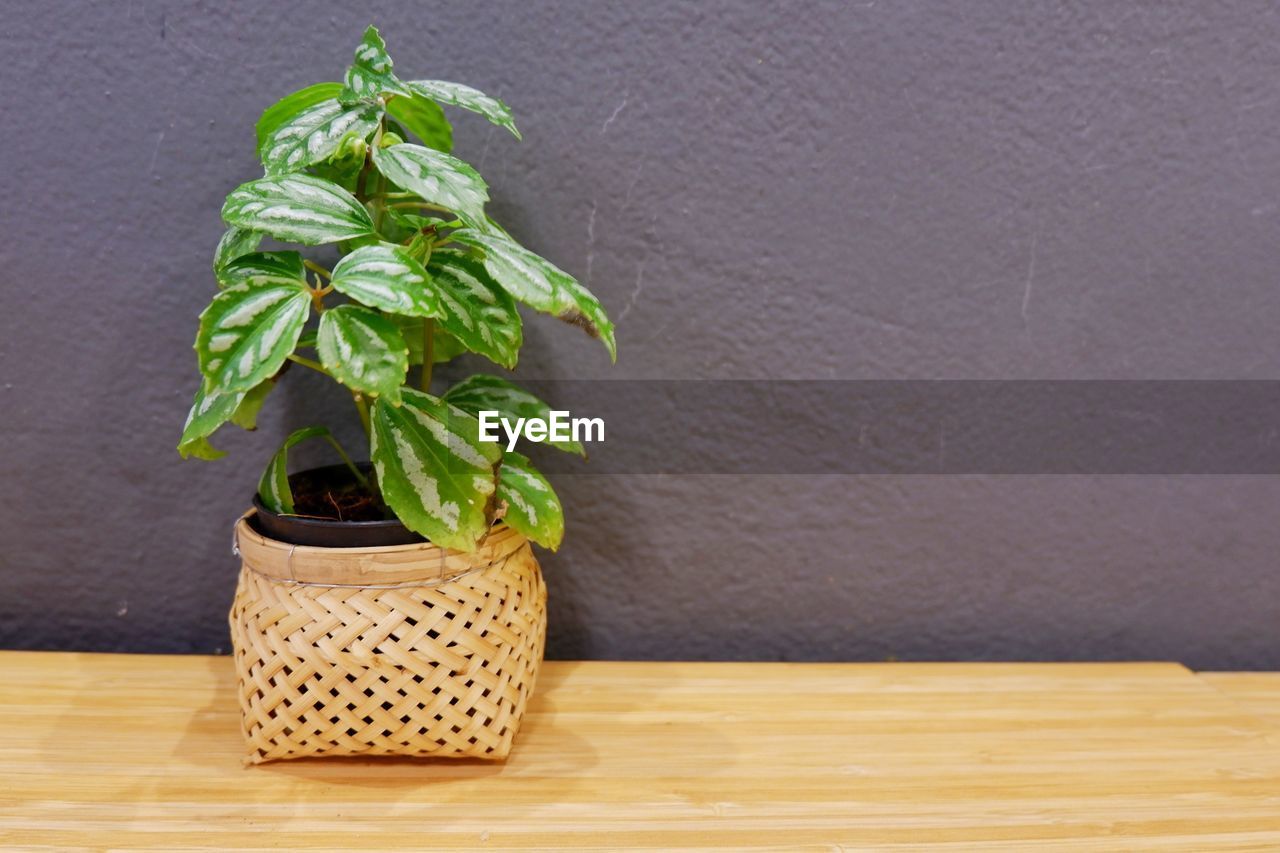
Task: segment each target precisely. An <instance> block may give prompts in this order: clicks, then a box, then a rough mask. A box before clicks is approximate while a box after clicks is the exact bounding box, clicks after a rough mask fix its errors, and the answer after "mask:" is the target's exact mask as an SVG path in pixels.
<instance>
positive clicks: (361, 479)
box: [325, 435, 372, 491]
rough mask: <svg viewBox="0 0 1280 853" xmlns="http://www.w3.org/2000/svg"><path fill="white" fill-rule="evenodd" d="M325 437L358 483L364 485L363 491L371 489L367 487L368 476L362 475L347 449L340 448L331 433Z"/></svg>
mask: <svg viewBox="0 0 1280 853" xmlns="http://www.w3.org/2000/svg"><path fill="white" fill-rule="evenodd" d="M325 439H326V440H327V441H328V442H329V443H330V444H331V445H333V449H334V450H336V451H337V452H338V455H339V456H341V457H342V462H343V464H345V465H346V466H347V467H348V468H350V469H351V473H352V474H354V475H355V477H356V480H358V481H359V483H360V485H361V486H363V487H364V489H365V491H372V489H370V487H369V478H368V477H366V476H365V475H364V472H362V471H361V470H360V469H359V468H358V467H356V463H354V462H352V461H351V457H350V456H348V455H347V451H345V450H343V449H342V445H341V444H338V440H337V439H336V438H334V437H333V436H332V435H326V436H325Z"/></svg>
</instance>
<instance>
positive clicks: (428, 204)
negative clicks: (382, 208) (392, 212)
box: [387, 201, 453, 213]
mask: <svg viewBox="0 0 1280 853" xmlns="http://www.w3.org/2000/svg"><path fill="white" fill-rule="evenodd" d="M387 207H394V208H397V209H399V208H402V207H425V208H426V209H427V210H438V211H439V212H441V213H453V211H452V210H450V209H449V208H447V207H442V206H440V205H438V204H432V203H431V202H429V201H397V202H395V203H394V204H389V205H387Z"/></svg>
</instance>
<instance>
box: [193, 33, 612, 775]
mask: <svg viewBox="0 0 1280 853" xmlns="http://www.w3.org/2000/svg"><path fill="white" fill-rule="evenodd" d="M441 105H445V106H452V107H460V108H462V109H464V110H470V111H471V112H474V113H478V114H480V115H481V116H483V117H484V118H486V119H488V120H489V121H490V122H493V123H494V124H496V125H498V126H500V127H503V128H506V129H507V130H509V131H510V132H511V133H512V134H514V135H515V136H516V137H517V138H519V132H518V131H517V130H516V127H515V124H514V122H513V121H512V117H511V113H510V111H509V110H508V109H507V107H506V106H505V105H504V104H503V103H502V102H501V101H498V100H497V99H495V98H491V97H489V96H487V95H484V94H483V93H481V92H479V91H476V90H475V89H471V88H468V87H466V86H461V85H458V84H456V83H447V82H443V81H438V80H402V79H401V78H400V77H398V76H397V75H396V74H395V73H393V70H392V62H391V58H390V57H389V56H388V55H387V51H386V47H385V45H384V43H383V41H382V39H381V38H380V37H379V35H378V32H377V30H376V29H375V28H373V27H370V28H369V29H368V31H366V33H365V34H364V38H363V40H362V41H361V43H360V45H359V46H358V47H357V49H356V52H355V60H354V62H353V63H352V64H351V66H350V67H349V68H348V69H347V71H346V75H345V78H344V82H342V83H320V84H317V85H315V86H309V87H307V88H305V89H302V90H300V91H298V92H294V93H293V94H291V95H289V96H288V97H286V98H284V99H283V100H281V101H279V102H278V103H276V104H275V105H274V106H272V107H270V108H269V109H267V110H266V112H265V113H264V114H263V116H262V118H261V120H260V121H259V122H258V125H257V137H258V139H257V143H258V145H257V149H258V155H259V157H260V158H261V160H262V165H263V167H264V171H265V174H264V176H263V177H261V178H259V179H257V180H252V181H249V182H248V183H245V184H242V185H241V186H239V187H237V188H236V189H235V190H233V191H232V192H231V194H230V195H229V196H228V197H227V200H226V203H225V205H224V206H223V208H222V218H223V220H224V221H225V222H226V224H227V226H228V228H227V231H226V233H225V234H224V235H223V237H222V239H221V240H220V241H219V243H218V246H217V250H216V252H215V257H214V263H213V271H214V276H215V278H216V281H217V285H218V287H219V291H218V292H217V294H216V295H215V296H214V297H213V300H212V302H211V303H210V304H209V306H208V307H207V308H206V309H205V310H204V312H203V313H202V314H201V315H200V325H199V332H198V334H197V337H196V343H195V350H196V354H197V356H198V360H199V365H200V373H201V376H202V380H201V384H200V387H199V389H198V390H197V391H196V394H195V399H194V400H193V402H192V405H191V412H190V414H189V415H188V417H187V422H186V426H185V428H184V430H183V433H182V437H181V440H180V443H179V445H178V450H179V451H180V452H181V453H182V455H183V456H184V457H188V456H194V457H198V458H202V459H214V458H217V457H219V456H221V455H222V454H221V453H220V452H219V451H217V450H215V449H214V448H213V446H212V445H211V444H210V443H209V437H210V436H211V435H212V434H213V433H214V431H215V430H217V429H218V428H219V427H220V426H221V425H223V424H224V423H227V422H230V423H233V424H236V425H238V426H241V427H245V428H248V429H252V428H253V427H254V422H255V419H256V416H257V413H258V411H259V409H260V408H261V407H262V405H263V403H264V400H265V398H266V397H267V396H268V395H269V394H270V391H271V389H272V387H273V386H274V385H275V383H276V382H277V381H279V379H280V377H281V375H282V374H283V373H284V371H285V369H286V368H289V367H290V366H291V365H292V366H301V367H303V368H306V369H310V370H315V371H318V372H320V373H323V374H324V375H325V376H328V377H330V378H332V379H333V380H334V381H336V382H339V383H341V384H342V385H343V386H345V387H346V389H347V390H348V391H349V392H350V394H351V397H352V400H353V402H354V414H355V415H356V416H357V417H358V418H359V420H360V422H361V424H362V425H363V427H364V432H365V434H366V435H367V437H368V440H369V459H370V462H369V463H364V464H360V463H357V462H355V461H354V460H353V459H352V456H351V454H349V453H348V452H347V451H346V450H345V449H344V448H342V447H341V446H339V444H338V443H337V441H336V439H335V438H334V436H333V434H332V433H331V432H330V431H329V430H328V429H327V428H326V427H324V426H313V427H309V428H307V429H303V430H299V431H297V432H295V433H293V434H292V435H290V436H289V437H288V438H287V439H286V440H285V441H284V444H283V445H282V446H281V447H280V449H279V450H278V451H277V452H276V453H275V454H274V455H273V456H272V457H271V459H270V461H269V463H268V464H267V468H266V471H265V472H264V473H263V475H262V478H261V480H260V482H259V487H258V493H257V495H256V497H255V508H254V510H253V511H251V512H249V513H248V514H246V515H245V516H244V517H243V518H241V519H240V520H239V521H238V522H237V524H236V541H237V550H238V552H239V553H240V555H241V558H242V570H241V574H240V580H239V586H238V588H237V592H236V599H235V604H234V606H233V608H232V612H231V628H232V635H233V640H234V645H235V658H236V667H237V672H238V675H239V679H240V694H241V695H240V699H241V706H242V711H243V717H244V731H245V736H246V738H247V740H248V743H249V753H250V755H249V760H250V761H255V762H256V761H266V760H272V759H277V758H291V757H297V756H303V755H342V754H362V755H368V754H388V753H389V754H401V755H404V754H411V755H453V756H460V755H470V756H485V757H495V758H500V757H503V756H505V755H506V754H507V752H508V750H509V749H510V746H511V741H512V738H513V736H514V734H515V731H516V729H517V728H518V726H519V722H520V718H521V715H522V714H523V711H524V707H525V703H526V701H527V699H528V696H529V693H530V691H531V690H532V688H533V682H534V678H535V676H536V672H537V668H538V665H539V663H540V662H541V659H542V652H543V645H544V638H545V631H546V615H545V598H546V590H545V586H544V585H543V582H542V577H541V574H540V571H539V568H538V564H537V561H536V560H535V559H534V557H533V555H532V551H531V549H530V547H529V540H532V541H534V542H537V543H539V544H541V545H543V546H545V547H548V548H551V549H555V548H556V547H557V546H558V545H559V543H560V539H561V536H562V533H563V515H562V512H561V507H560V503H559V501H558V499H557V498H556V495H555V492H554V491H553V490H552V489H551V486H550V484H548V482H547V480H546V478H545V477H543V476H542V475H541V474H540V473H539V472H538V471H536V470H535V469H534V468H533V467H532V466H531V465H530V463H529V460H528V458H526V457H525V456H522V455H520V454H518V453H514V452H504V449H503V445H502V444H500V443H489V442H485V441H482V440H481V436H480V432H479V423H478V421H477V415H478V413H479V412H481V411H487V412H497V413H499V414H500V415H502V416H510V417H511V418H512V419H514V418H516V417H530V416H545V414H546V413H547V412H548V407H547V406H546V404H544V403H543V402H542V401H540V400H538V399H537V398H536V397H534V396H533V395H531V394H529V393H527V392H525V391H523V390H522V389H520V388H519V387H517V386H516V385H514V384H512V383H510V382H507V381H506V380H504V379H501V378H498V377H496V376H487V375H481V376H473V377H470V378H468V379H466V380H463V381H462V382H459V383H458V384H456V385H454V386H453V387H452V388H449V389H448V390H446V391H444V392H443V393H442V394H440V395H438V396H437V395H435V394H434V393H433V388H432V368H433V366H434V365H436V364H439V363H441V362H444V361H448V360H449V359H451V358H453V357H455V356H457V355H459V354H460V353H463V352H473V353H479V354H480V355H482V356H484V357H485V358H488V359H490V360H491V361H493V362H495V363H497V364H499V365H501V366H503V367H506V368H514V367H515V365H516V359H517V356H518V353H519V349H520V345H521V341H522V338H521V319H520V315H519V313H518V312H517V310H516V304H517V303H523V304H524V305H527V306H529V307H531V308H533V309H535V310H537V311H542V312H546V313H550V314H553V315H555V316H558V317H560V318H562V319H564V320H567V321H568V322H570V323H573V324H574V325H577V326H580V327H581V328H583V329H585V330H586V331H587V332H588V333H589V334H591V335H593V336H594V337H597V338H599V339H600V340H601V341H602V342H603V343H604V345H605V347H606V348H607V349H608V352H609V355H610V357H611V358H613V357H615V345H614V338H613V325H612V324H611V323H610V322H609V319H608V317H607V316H606V315H605V312H604V309H603V308H602V307H601V305H600V303H599V301H598V300H597V299H596V298H595V297H594V296H592V295H591V293H590V292H588V291H587V289H586V288H584V287H583V286H582V285H580V284H579V283H578V282H577V281H575V280H574V279H573V277H572V276H570V275H568V274H567V273H565V272H564V271H562V270H560V269H559V268H557V267H555V266H554V265H553V264H551V263H550V262H549V261H547V260H545V259H543V258H541V257H539V256H538V255H535V254H534V253H533V252H530V251H529V250H528V249H526V248H524V247H523V246H521V245H520V244H519V243H517V242H516V241H515V240H514V239H512V237H511V236H510V235H509V234H508V233H507V232H506V231H504V230H503V229H502V227H501V226H500V225H498V224H497V223H496V222H494V221H493V219H491V218H490V217H489V216H488V215H487V214H486V213H485V203H486V201H487V200H488V193H487V189H486V185H485V182H484V181H483V180H482V179H481V177H480V175H479V174H477V172H476V171H475V169H473V168H472V167H471V166H469V165H467V164H466V163H464V162H463V161H462V160H459V159H457V158H455V157H453V156H452V155H451V154H450V153H449V151H450V148H451V141H452V131H451V127H450V124H449V122H448V121H447V120H446V118H445V115H444V111H443V109H442V107H441ZM415 136H416V137H417V139H418V140H419V142H413V141H412V139H413V137H415ZM266 238H272V239H274V240H276V241H279V242H281V243H292V244H301V245H302V246H304V247H311V246H323V247H330V248H328V249H327V250H325V249H322V250H320V254H318V255H308V254H306V253H304V252H302V251H298V250H296V249H286V248H278V247H272V248H263V240H264V239H266ZM332 247H336V248H337V252H338V257H337V260H336V262H334V263H331V264H330V263H326V262H325V258H332V257H333V249H332ZM326 252H327V254H326ZM316 438H318V439H323V440H325V441H327V442H328V443H329V444H330V445H332V447H333V449H334V450H335V451H336V453H337V455H338V457H339V458H340V460H341V463H342V464H340V465H336V466H332V467H327V468H321V469H313V470H311V471H306V472H301V473H298V474H294V475H292V476H290V475H289V474H288V473H287V461H288V454H289V451H290V449H291V448H293V447H294V446H295V445H297V444H298V443H299V442H301V441H304V440H307V439H316ZM558 446H559V447H560V448H561V449H563V450H566V451H569V452H575V453H582V447H581V446H580V445H579V444H577V443H575V442H561V443H559V444H558Z"/></svg>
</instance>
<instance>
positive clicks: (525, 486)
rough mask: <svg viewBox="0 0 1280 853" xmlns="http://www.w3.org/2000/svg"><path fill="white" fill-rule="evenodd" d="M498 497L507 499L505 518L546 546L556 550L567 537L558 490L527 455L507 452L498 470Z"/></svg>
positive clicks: (526, 534) (529, 536)
mask: <svg viewBox="0 0 1280 853" xmlns="http://www.w3.org/2000/svg"><path fill="white" fill-rule="evenodd" d="M498 497H499V498H500V499H501V500H504V501H506V502H507V514H506V515H505V516H503V519H502V520H503V521H505V522H506V523H507V524H509V525H511V526H512V527H514V528H515V529H516V530H518V531H520V532H521V533H523V534H524V535H525V537H526V538H528V539H532V540H533V541H534V542H537V543H538V544H539V545H541V546H543V547H544V548H550V549H551V550H552V551H555V550H556V549H557V548H559V547H560V540H562V539H563V538H564V509H563V508H562V507H561V506H560V498H558V497H556V493H555V490H554V489H552V488H551V484H550V483H548V482H547V478H546V477H544V476H542V474H541V472H539V471H538V470H537V469H536V468H534V467H533V465H531V464H530V463H529V459H528V457H526V456H522V455H521V454H519V453H506V454H503V457H502V467H501V468H500V469H499V470H498Z"/></svg>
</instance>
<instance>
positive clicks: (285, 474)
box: [258, 426, 333, 515]
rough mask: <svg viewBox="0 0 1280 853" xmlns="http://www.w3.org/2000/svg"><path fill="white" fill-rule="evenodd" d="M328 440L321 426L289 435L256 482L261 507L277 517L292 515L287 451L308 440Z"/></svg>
mask: <svg viewBox="0 0 1280 853" xmlns="http://www.w3.org/2000/svg"><path fill="white" fill-rule="evenodd" d="M321 437H324V438H328V439H330V440H332V438H333V437H332V436H331V435H330V433H329V430H328V429H327V428H325V427H322V426H313V427H304V428H303V429H300V430H298V431H297V432H295V433H292V434H290V435H289V437H288V438H286V439H285V440H284V444H282V445H280V449H279V450H277V451H276V452H275V453H274V454H272V456H271V459H270V461H268V462H267V469H266V470H265V471H263V472H262V478H261V479H260V480H258V498H259V500H261V501H262V505H263V506H265V507H266V508H267V509H269V510H271V511H272V512H274V513H277V514H279V515H293V490H292V489H290V488H289V451H290V450H292V449H293V448H294V447H295V446H296V445H298V444H300V443H301V442H304V441H306V440H307V439H308V438H321Z"/></svg>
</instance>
